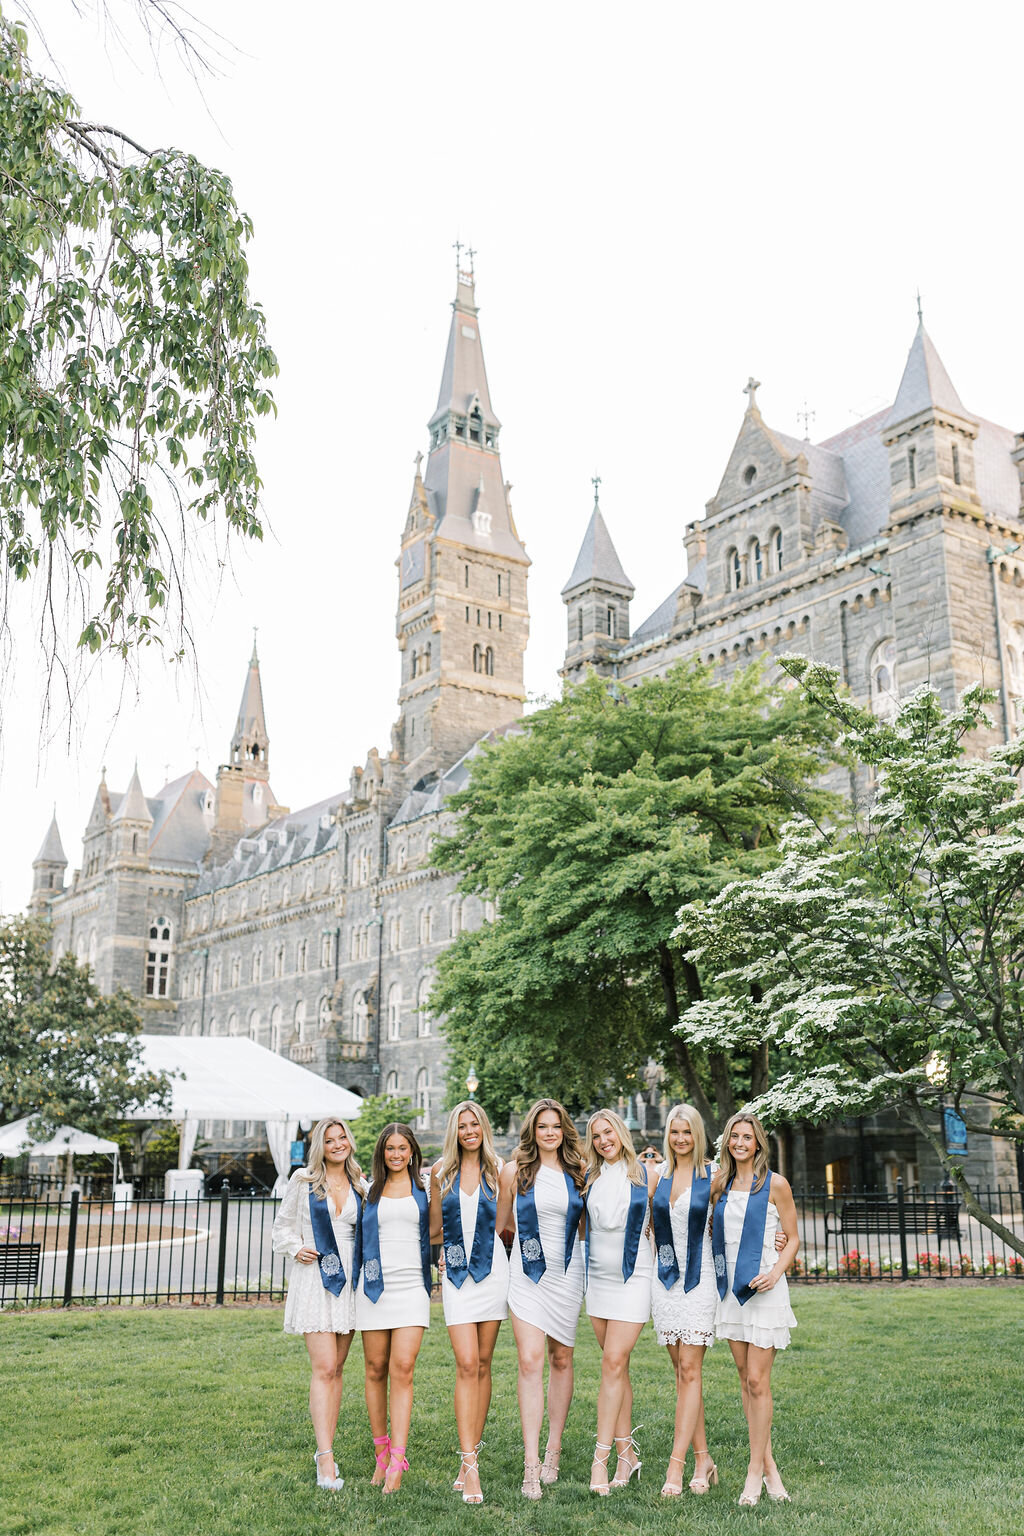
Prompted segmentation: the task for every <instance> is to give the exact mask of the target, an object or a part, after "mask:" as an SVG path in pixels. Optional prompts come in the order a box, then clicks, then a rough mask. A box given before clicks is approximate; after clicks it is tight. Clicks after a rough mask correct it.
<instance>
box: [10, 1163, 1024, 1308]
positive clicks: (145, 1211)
mask: <svg viewBox="0 0 1024 1536" xmlns="http://www.w3.org/2000/svg"><path fill="white" fill-rule="evenodd" d="M976 1198H977V1200H978V1202H979V1204H980V1205H981V1206H982V1207H983V1209H984V1210H986V1211H987V1212H989V1213H990V1214H991V1215H992V1216H994V1217H995V1219H996V1220H997V1221H999V1222H1000V1223H1001V1224H1002V1226H1004V1227H1005V1228H1006V1229H1007V1230H1008V1231H1010V1232H1012V1233H1014V1234H1015V1235H1016V1236H1017V1237H1018V1238H1022V1237H1024V1201H1022V1195H1021V1192H1020V1191H1018V1190H983V1191H980V1192H977V1194H976ZM278 1203H279V1202H278V1201H277V1200H276V1199H275V1198H273V1197H266V1196H259V1195H253V1196H248V1195H242V1196H239V1195H236V1194H232V1193H231V1192H230V1191H229V1190H227V1189H224V1190H223V1191H222V1192H221V1193H220V1194H219V1195H217V1196H215V1197H208V1196H201V1197H199V1198H196V1197H190V1198H187V1199H185V1198H182V1199H176V1200H166V1199H163V1198H160V1199H139V1198H138V1197H137V1194H136V1197H135V1198H133V1199H131V1200H130V1201H129V1200H123V1199H122V1200H117V1199H112V1198H110V1197H109V1196H108V1197H106V1198H93V1199H87V1198H84V1197H83V1194H82V1193H81V1192H80V1191H79V1190H77V1189H73V1190H72V1191H71V1193H70V1196H69V1197H68V1198H67V1199H65V1198H64V1197H63V1194H62V1192H61V1191H60V1190H59V1189H49V1190H47V1191H45V1192H36V1193H35V1194H33V1195H30V1196H17V1195H14V1194H2V1193H0V1307H5V1306H6V1307H11V1306H26V1305H28V1306H61V1305H63V1306H71V1305H73V1304H75V1303H78V1304H85V1305H93V1306H95V1305H104V1304H127V1303H134V1304H136V1305H141V1304H145V1303H155V1302H161V1303H178V1304H180V1305H186V1306H188V1305H209V1304H220V1303H223V1302H227V1301H233V1302H244V1301H280V1300H281V1299H282V1298H283V1296H284V1293H285V1290H286V1287H287V1264H286V1261H285V1260H284V1259H283V1258H282V1257H280V1256H278V1255H275V1254H274V1252H273V1248H272V1244H271V1229H272V1227H273V1224H274V1216H275V1215H276V1213H277V1208H278ZM796 1203H797V1215H798V1220H799V1227H800V1238H801V1250H800V1254H799V1256H798V1258H797V1262H796V1267H795V1270H794V1272H793V1274H792V1276H791V1278H792V1279H793V1280H794V1281H796V1282H797V1283H810V1284H814V1283H822V1282H826V1281H836V1280H839V1281H864V1280H871V1281H879V1282H883V1281H901V1280H911V1279H918V1278H931V1279H935V1280H943V1281H955V1280H958V1279H962V1278H965V1277H972V1278H974V1277H978V1278H983V1279H1002V1278H1011V1279H1013V1278H1015V1279H1024V1258H1021V1256H1020V1255H1019V1254H1017V1253H1016V1252H1015V1251H1014V1249H1013V1248H1011V1247H1010V1246H1009V1244H1008V1243H1007V1242H1005V1241H1004V1240H1002V1239H1000V1238H998V1237H997V1236H996V1235H995V1234H994V1233H993V1232H992V1231H991V1230H990V1229H989V1228H987V1227H985V1226H983V1225H982V1224H981V1223H980V1222H979V1221H977V1220H976V1219H975V1218H974V1217H973V1216H970V1215H969V1214H968V1213H967V1211H966V1210H965V1209H964V1206H963V1204H962V1202H961V1201H960V1200H959V1199H958V1197H957V1195H956V1192H955V1191H952V1190H949V1189H939V1190H930V1191H925V1190H915V1191H908V1192H904V1191H903V1190H902V1189H901V1188H898V1189H897V1190H896V1192H895V1193H894V1194H891V1195H890V1194H885V1193H882V1192H880V1191H878V1190H863V1191H856V1190H850V1191H847V1192H845V1193H841V1194H840V1193H832V1194H830V1193H828V1192H827V1191H820V1192H815V1191H803V1192H798V1193H797V1195H796Z"/></svg>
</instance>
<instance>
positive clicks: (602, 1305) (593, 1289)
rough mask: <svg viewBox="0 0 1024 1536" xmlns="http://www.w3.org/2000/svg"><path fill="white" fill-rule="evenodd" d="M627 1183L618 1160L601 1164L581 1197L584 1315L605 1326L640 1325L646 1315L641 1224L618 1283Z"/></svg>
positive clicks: (647, 1259) (647, 1284)
mask: <svg viewBox="0 0 1024 1536" xmlns="http://www.w3.org/2000/svg"><path fill="white" fill-rule="evenodd" d="M630 1188H631V1185H630V1181H629V1175H628V1173H627V1171H626V1164H625V1160H624V1159H623V1158H621V1157H620V1158H618V1159H617V1161H616V1162H614V1163H604V1164H603V1165H602V1168H601V1171H600V1173H599V1174H598V1176H597V1178H596V1179H595V1180H594V1182H593V1183H592V1184H591V1186H590V1189H589V1191H588V1193H587V1230H588V1232H589V1234H590V1267H589V1270H588V1273H587V1289H586V1299H587V1312H588V1314H589V1316H590V1317H603V1318H607V1319H608V1320H609V1321H610V1322H611V1321H617V1322H622V1323H646V1322H647V1319H648V1318H649V1317H650V1315H651V1272H652V1270H653V1268H654V1255H653V1253H652V1251H651V1244H650V1239H649V1238H648V1236H647V1219H646V1218H645V1220H644V1227H643V1231H642V1232H641V1233H640V1242H639V1244H638V1246H637V1251H636V1264H635V1265H634V1266H633V1273H632V1275H631V1276H630V1278H629V1279H628V1280H623V1278H622V1245H623V1242H624V1241H625V1236H626V1217H627V1215H628V1213H629V1198H630Z"/></svg>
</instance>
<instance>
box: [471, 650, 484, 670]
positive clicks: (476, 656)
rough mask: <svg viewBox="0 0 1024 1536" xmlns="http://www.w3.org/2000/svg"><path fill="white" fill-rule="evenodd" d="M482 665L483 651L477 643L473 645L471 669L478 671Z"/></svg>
mask: <svg viewBox="0 0 1024 1536" xmlns="http://www.w3.org/2000/svg"><path fill="white" fill-rule="evenodd" d="M482 667H483V653H482V652H481V650H480V647H479V646H478V645H474V647H473V671H474V672H479V671H480V670H481V668H482Z"/></svg>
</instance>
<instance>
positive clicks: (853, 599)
mask: <svg viewBox="0 0 1024 1536" xmlns="http://www.w3.org/2000/svg"><path fill="white" fill-rule="evenodd" d="M759 387H760V386H759V385H758V383H757V381H756V380H754V379H751V380H750V381H749V383H748V384H747V388H746V394H747V397H748V403H747V409H746V412H745V414H744V417H743V420H742V423H741V424H740V430H739V434H738V436H737V438H736V442H735V445H734V447H733V450H732V453H731V454H730V456H729V461H728V463H727V465H726V467H725V473H724V474H723V476H722V480H721V484H720V485H719V487H718V490H717V492H716V493H715V495H714V496H713V497H712V499H711V500H710V501H709V502H708V503H707V506H706V509H705V513H704V516H703V517H702V518H701V519H699V520H695V521H693V522H691V523H690V524H689V525H688V526H687V527H686V529H685V534H684V544H685V549H686V565H687V568H686V571H685V573H682V572H681V573H680V580H679V581H678V582H677V583H676V584H675V585H674V586H673V588H672V591H671V592H669V594H668V596H667V597H666V598H665V600H664V602H662V603H661V604H660V605H659V606H658V607H657V608H656V609H655V611H654V612H653V613H652V614H651V615H650V617H649V618H647V619H645V620H644V621H643V623H641V624H640V625H638V626H637V628H635V629H631V627H630V614H629V607H630V601H631V599H632V596H633V587H632V584H631V582H630V580H629V578H628V576H627V575H626V574H625V572H624V570H623V568H622V565H621V562H620V561H619V558H618V555H617V554H616V552H615V547H614V544H613V543H612V540H611V537H610V535H609V532H608V528H607V525H606V523H605V521H604V517H603V515H602V513H601V509H600V507H599V505H598V504H597V499H596V497H595V504H594V509H593V512H592V515H591V518H590V522H589V524H588V526H587V529H586V533H585V535H584V539H583V544H582V546H581V548H580V553H579V556H578V558H577V561H576V565H575V567H574V569H573V572H572V575H571V576H570V578H569V581H568V582H567V583H566V586H565V587H564V589H563V592H562V596H563V600H564V602H565V605H566V610H567V620H568V634H567V643H566V651H565V658H564V661H563V666H562V675H563V677H565V678H568V679H570V680H576V679H578V678H580V677H582V676H583V674H584V672H585V671H586V670H587V669H588V668H593V669H595V670H596V671H597V672H598V673H600V674H601V675H603V676H606V677H608V678H613V679H615V680H616V681H617V682H619V683H621V684H625V685H628V684H629V683H631V682H636V681H638V680H639V679H640V678H642V677H645V676H650V675H652V674H656V673H659V672H663V671H664V670H665V669H666V668H667V667H668V666H670V665H671V664H672V663H673V662H676V661H680V660H683V659H690V658H693V657H700V658H702V659H703V660H705V661H708V662H712V663H714V664H715V665H716V666H718V667H721V668H722V669H724V673H725V675H728V673H729V672H731V671H732V670H733V669H734V668H735V667H737V666H741V665H743V664H744V663H745V662H747V661H748V660H749V659H751V658H752V657H756V656H761V655H767V656H768V657H769V658H771V657H772V656H775V655H778V654H782V653H785V652H788V651H793V652H800V653H802V654H805V655H808V656H811V657H813V658H814V660H815V661H817V662H821V663H824V664H826V665H828V666H831V667H835V668H836V670H837V671H838V672H839V674H840V676H841V678H842V679H843V681H844V682H845V683H846V684H847V685H848V686H849V688H850V690H851V692H852V693H853V694H854V695H855V696H856V697H857V698H858V699H859V700H860V701H861V702H863V703H866V704H870V707H871V708H872V709H874V710H875V711H877V712H878V713H882V714H884V713H888V712H890V711H892V710H893V709H894V708H895V705H896V701H897V698H898V696H899V694H900V693H906V692H908V691H909V690H911V689H913V688H916V687H917V686H919V685H920V684H922V683H925V682H928V683H931V684H933V685H934V686H935V687H936V688H937V690H938V692H939V694H940V696H941V699H942V702H943V704H944V705H945V706H946V707H947V708H949V707H952V706H953V705H954V703H955V702H956V700H957V699H958V697H959V696H960V695H961V694H962V693H963V691H964V689H965V688H966V687H968V686H969V685H970V684H972V683H976V682H983V683H984V684H985V685H986V686H988V687H992V688H995V689H997V690H998V693H999V700H1000V702H999V707H998V711H997V718H996V728H995V732H994V736H993V739H994V740H999V741H1001V740H1009V739H1010V737H1011V735H1012V734H1015V733H1016V732H1017V730H1019V728H1020V726H1021V724H1022V718H1024V717H1022V708H1024V521H1022V486H1024V436H1022V435H1020V434H1018V435H1015V434H1014V433H1013V432H1011V431H1010V430H1008V429H1007V428H1005V427H1000V426H997V425H995V423H993V422H990V421H985V420H983V419H982V418H980V417H979V416H977V415H975V414H974V413H973V412H971V411H969V410H967V409H966V407H965V406H964V405H963V403H962V401H961V399H960V396H959V395H958V394H957V391H956V389H955V388H954V386H953V384H952V381H951V380H950V378H949V375H948V374H947V372H946V370H945V368H944V367H943V364H942V361H941V359H940V358H939V355H938V353H937V351H936V350H935V347H934V345H933V343H932V341H931V338H930V337H929V335H928V333H927V331H926V330H925V328H924V325H923V323H921V324H919V325H918V329H917V333H916V335H915V336H914V339H913V343H912V345H911V348H910V353H909V356H908V358H907V363H906V367H905V368H904V371H903V377H902V379H901V380H900V384H899V388H898V389H897V391H896V395H895V399H894V403H893V404H892V406H891V407H889V408H888V409H886V410H882V411H879V412H878V413H877V414H876V415H873V416H870V417H868V418H867V419H866V420H864V421H860V422H858V423H857V424H856V425H855V426H853V427H850V428H848V429H847V430H846V431H845V432H841V433H839V434H838V435H837V436H835V437H831V438H828V439H826V441H824V442H822V443H817V444H814V443H811V442H809V441H806V440H805V441H800V440H798V439H796V438H793V437H790V436H788V435H787V434H786V433H784V432H779V431H777V430H776V429H775V428H773V427H770V426H769V425H768V424H767V422H766V421H765V420H764V418H763V416H762V415H761V412H760V409H759V408H758V404H757V390H758V388H759ZM850 789H851V791H852V792H853V793H854V794H857V795H860V794H863V793H864V791H865V790H866V789H867V785H866V783H865V782H863V781H861V782H859V783H858V782H857V781H856V780H855V781H854V782H853V783H852V784H851V785H850ZM993 1159H994V1161H993ZM1011 1161H1012V1158H1011V1154H1010V1153H1009V1150H1008V1148H1007V1147H1006V1144H1005V1143H996V1144H995V1145H994V1146H993V1147H985V1146H980V1147H979V1145H978V1138H975V1139H974V1145H973V1149H972V1157H971V1160H970V1162H969V1164H968V1166H969V1168H970V1169H971V1176H972V1177H975V1178H979V1179H982V1180H984V1181H986V1182H988V1181H990V1180H991V1179H993V1178H995V1179H997V1180H1005V1181H1006V1182H1015V1181H1016V1173H1015V1170H1013V1169H1012V1168H1011ZM972 1164H973V1166H972ZM829 1168H831V1169H834V1170H835V1171H836V1172H835V1177H837V1178H839V1177H850V1176H851V1175H852V1176H854V1177H856V1180H857V1182H858V1183H859V1182H862V1180H863V1178H864V1175H865V1173H867V1174H869V1175H871V1176H872V1177H875V1176H877V1177H879V1178H881V1177H883V1176H884V1177H887V1178H889V1179H890V1180H891V1179H894V1178H895V1175H896V1173H897V1172H903V1173H904V1174H905V1175H906V1177H907V1179H908V1181H912V1182H916V1180H917V1178H918V1177H920V1178H921V1179H922V1181H923V1182H929V1181H931V1180H933V1179H934V1178H935V1177H936V1176H937V1172H938V1170H937V1168H936V1166H935V1164H934V1161H933V1159H932V1157H931V1153H930V1151H929V1150H928V1149H926V1148H925V1147H924V1146H919V1145H917V1142H916V1138H915V1137H914V1135H913V1133H911V1132H909V1131H907V1130H905V1129H904V1128H902V1127H901V1126H898V1125H897V1124H896V1122H894V1121H892V1120H891V1119H890V1120H886V1119H885V1118H884V1117H883V1118H882V1119H879V1120H874V1121H871V1122H869V1123H868V1122H865V1123H864V1124H854V1125H851V1126H847V1127H830V1128H829V1129H828V1130H827V1131H823V1132H814V1133H809V1134H808V1135H807V1136H806V1137H804V1138H802V1139H801V1141H800V1147H799V1149H798V1156H797V1159H796V1166H795V1168H794V1173H795V1176H796V1177H797V1179H798V1180H799V1181H800V1182H805V1181H807V1180H809V1181H811V1182H818V1181H819V1180H820V1179H821V1177H822V1172H823V1171H824V1170H825V1169H829Z"/></svg>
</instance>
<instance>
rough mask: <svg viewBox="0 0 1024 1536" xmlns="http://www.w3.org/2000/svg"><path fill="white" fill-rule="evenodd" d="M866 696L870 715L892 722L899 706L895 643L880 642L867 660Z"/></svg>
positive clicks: (890, 641)
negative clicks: (868, 701) (869, 705)
mask: <svg viewBox="0 0 1024 1536" xmlns="http://www.w3.org/2000/svg"><path fill="white" fill-rule="evenodd" d="M868 696H869V700H870V704H871V713H872V714H873V715H877V716H878V718H879V719H880V720H892V719H893V718H894V716H895V714H896V711H897V708H898V705H899V692H898V684H897V679H896V642H895V641H894V640H880V641H879V643H878V644H877V645H876V646H875V648H874V650H873V651H872V652H871V656H870V658H869V660H868Z"/></svg>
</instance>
